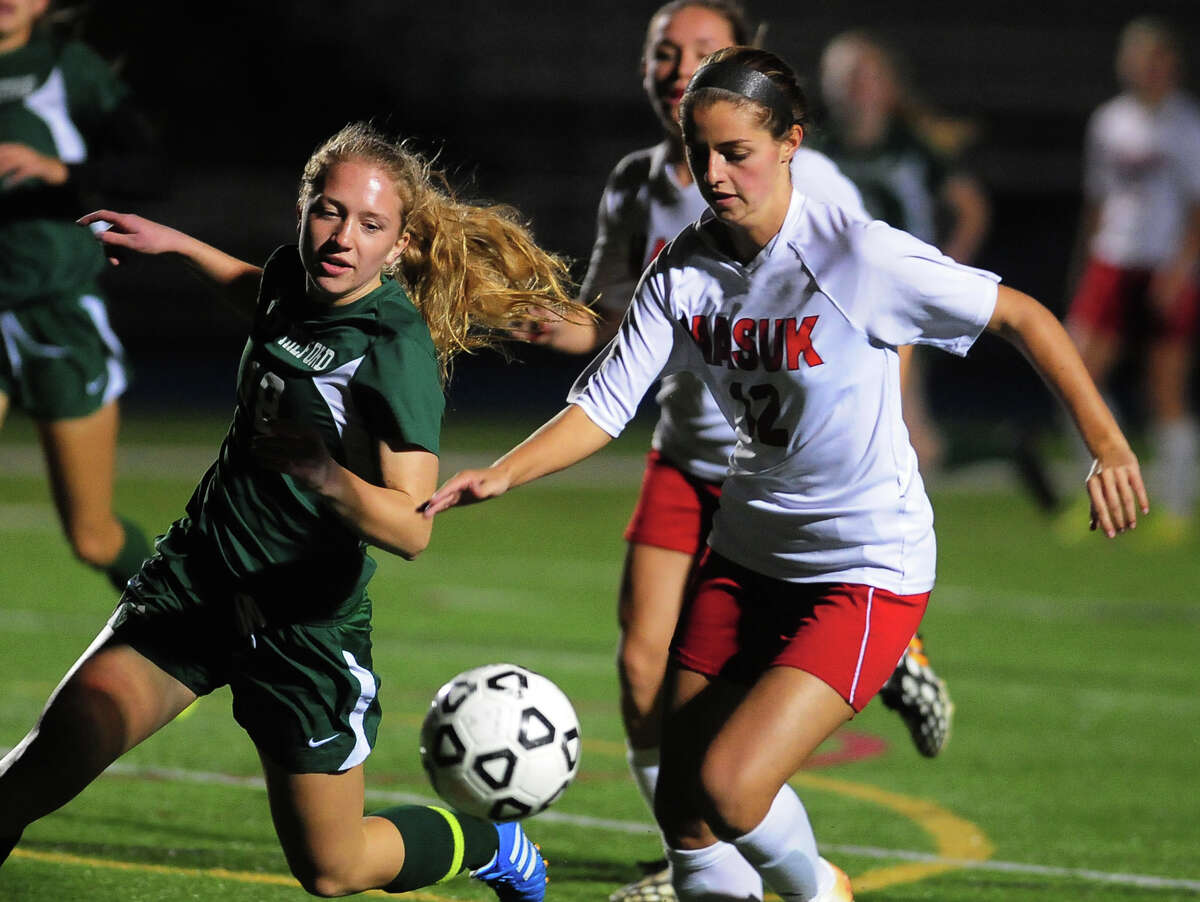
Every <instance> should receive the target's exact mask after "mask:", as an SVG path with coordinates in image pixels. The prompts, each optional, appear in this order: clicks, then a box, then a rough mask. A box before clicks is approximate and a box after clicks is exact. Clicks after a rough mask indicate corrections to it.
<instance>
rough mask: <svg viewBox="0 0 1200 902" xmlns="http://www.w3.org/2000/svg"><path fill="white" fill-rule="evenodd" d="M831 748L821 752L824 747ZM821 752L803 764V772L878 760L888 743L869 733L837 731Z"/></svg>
mask: <svg viewBox="0 0 1200 902" xmlns="http://www.w3.org/2000/svg"><path fill="white" fill-rule="evenodd" d="M829 745H832V746H833V748H831V749H829V750H828V751H823V749H825V747H826V746H829ZM821 749H822V751H818V752H817V753H816V754H815V755H813V756H812V757H811V758H809V759H808V760H807V761H805V762H804V769H805V770H816V769H818V768H822V767H833V766H834V765H836V764H849V763H850V762H851V761H865V760H866V759H867V758H878V757H879V756H880V755H882V754H883V753H884V752H886V751H887V750H888V742H887V740H886V739H882V738H880V737H879V736H872V735H871V734H870V733H856V732H855V731H854V730H838V731H837V732H836V733H834V734H833V735H832V736H831V737H830V738H829V739H828V740H826V742H825V743H824V745H822V746H821Z"/></svg>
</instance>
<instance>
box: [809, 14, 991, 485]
mask: <svg viewBox="0 0 1200 902" xmlns="http://www.w3.org/2000/svg"><path fill="white" fill-rule="evenodd" d="M820 69H821V72H820V81H821V95H822V98H823V99H824V102H825V106H826V109H827V111H828V122H827V123H826V127H825V129H824V131H823V132H822V133H821V134H820V135H819V137H818V142H817V143H818V146H819V147H820V148H821V149H822V150H824V151H825V153H826V154H828V155H829V157H830V158H831V159H832V160H833V161H834V162H835V163H837V164H838V166H839V167H840V168H841V170H842V172H843V173H845V174H846V175H847V176H848V177H849V178H850V180H851V181H852V182H854V184H855V185H857V186H858V190H859V191H860V192H862V198H863V203H864V204H866V207H867V210H868V211H870V213H871V216H872V217H874V218H875V219H882V220H883V221H884V222H886V223H887V224H888V225H891V226H894V227H895V228H897V229H903V230H904V231H906V232H908V233H910V234H912V235H916V236H917V237H918V238H920V239H921V240H922V241H927V242H929V243H930V244H933V245H936V246H937V247H939V248H941V250H942V251H943V252H944V253H945V254H947V255H948V256H950V257H952V258H953V259H955V260H957V261H958V262H959V263H970V262H971V261H972V260H974V258H975V255H976V253H977V252H978V251H979V248H980V245H981V244H982V243H983V239H984V237H985V236H986V235H987V230H988V223H989V219H990V205H989V203H988V199H987V195H986V194H985V193H984V190H983V187H982V186H981V185H980V183H979V181H978V180H977V179H976V178H975V177H974V176H972V175H971V174H970V173H969V172H967V171H966V169H965V168H963V166H962V165H961V163H960V162H959V159H960V155H961V152H962V149H963V146H964V145H965V144H966V143H967V142H968V140H969V138H970V131H969V129H968V128H965V127H963V126H962V125H961V124H959V125H958V127H955V126H954V125H952V124H950V123H949V122H948V121H947V120H938V121H937V125H938V126H939V128H938V129H937V131H936V134H937V135H938V136H939V137H940V144H939V145H938V146H935V145H934V143H933V142H932V141H931V140H930V135H931V134H932V133H934V132H933V130H932V129H931V128H930V127H929V126H930V125H931V124H932V123H933V122H934V120H933V119H932V117H930V116H928V115H926V111H924V110H923V109H922V108H921V107H919V106H918V105H917V103H916V102H915V99H914V95H913V92H912V90H911V89H910V87H909V85H908V84H907V80H906V79H905V78H904V77H903V76H902V73H901V68H900V64H899V61H898V60H897V57H896V55H895V54H894V53H892V52H891V50H890V49H889V48H887V46H886V45H885V44H884V43H883V42H882V41H880V40H879V39H878V38H876V37H875V36H873V35H871V34H869V33H867V32H865V31H848V32H845V33H843V34H840V35H838V36H837V37H835V38H834V39H833V40H832V41H830V42H829V44H828V45H827V46H826V47H825V51H824V52H823V53H822V55H821V63H820ZM905 353H906V358H905V359H904V360H905V364H906V365H905V366H904V368H903V387H904V421H905V423H907V424H908V429H909V434H910V435H911V437H912V443H913V447H914V448H915V449H916V452H917V458H918V459H919V460H920V461H921V469H922V471H923V472H925V474H926V475H929V474H930V473H931V472H933V471H934V470H935V469H936V468H937V467H938V466H939V464H940V463H941V461H942V459H943V457H944V453H945V449H944V443H943V439H942V437H941V434H940V432H939V430H938V429H937V427H936V426H935V425H934V424H933V423H932V422H931V421H930V419H929V414H928V409H927V408H928V404H927V401H926V389H925V386H924V368H923V367H922V365H921V362H920V354H919V353H913V352H912V351H911V350H910V351H907V352H905Z"/></svg>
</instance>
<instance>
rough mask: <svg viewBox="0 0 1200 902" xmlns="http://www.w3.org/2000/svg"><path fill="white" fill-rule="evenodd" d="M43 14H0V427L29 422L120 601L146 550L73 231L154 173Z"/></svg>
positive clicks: (76, 547)
mask: <svg viewBox="0 0 1200 902" xmlns="http://www.w3.org/2000/svg"><path fill="white" fill-rule="evenodd" d="M47 6H48V0H6V2H4V3H0V423H3V420H4V417H5V414H6V413H7V410H8V406H9V405H10V404H12V405H15V406H16V407H18V408H20V409H22V410H24V411H25V412H26V413H27V414H29V416H30V417H32V418H33V420H34V422H35V424H36V426H37V431H38V437H39V439H40V441H41V445H42V450H43V453H44V455H45V459H46V468H47V470H48V472H49V475H50V482H51V487H52V489H53V495H54V503H55V507H56V508H57V511H58V516H59V519H60V521H61V523H62V527H63V530H64V531H65V533H66V535H67V539H68V540H69V541H70V543H71V548H72V550H73V551H74V553H75V556H76V557H78V558H79V560H81V561H83V562H84V563H86V564H89V565H91V566H92V567H95V568H96V569H98V570H101V571H103V572H104V573H105V575H107V577H108V579H109V580H110V581H111V582H112V584H113V585H114V586H115V587H117V589H118V590H120V589H123V588H124V586H125V583H126V581H127V580H128V579H129V577H131V576H132V575H133V574H134V573H136V572H137V569H138V567H140V566H141V564H142V561H143V560H145V559H146V558H147V557H149V556H150V554H151V549H150V545H149V543H148V542H147V541H146V537H145V535H143V533H142V531H141V530H140V529H139V528H138V527H137V526H136V525H135V524H134V523H132V522H131V521H130V520H127V519H126V518H124V517H120V516H118V515H116V514H115V513H114V512H113V509H112V502H113V479H114V466H115V458H116V444H117V428H118V412H117V399H118V398H119V397H120V396H121V394H122V393H123V392H124V391H125V387H126V382H127V373H126V369H125V360H124V352H123V351H122V349H121V344H120V342H119V341H118V340H117V337H116V335H115V334H114V333H113V330H112V328H111V327H110V326H109V322H108V314H107V311H106V308H105V302H104V294H103V292H102V291H101V289H100V286H99V285H98V283H97V279H98V277H99V275H100V273H101V271H102V270H103V269H104V255H103V254H102V253H101V252H100V248H99V247H98V246H97V245H96V242H95V241H94V240H93V239H92V236H91V235H90V234H89V233H88V231H87V230H86V229H84V228H81V227H80V226H78V225H76V224H75V219H77V218H78V217H79V216H80V215H81V214H83V213H84V212H86V211H87V210H89V209H94V208H95V206H96V204H97V202H98V199H99V197H100V196H103V195H106V194H109V193H120V194H124V195H127V196H134V195H140V196H145V195H147V194H149V193H154V192H155V191H156V190H160V189H161V188H162V187H163V183H164V180H165V179H164V167H163V165H162V159H161V155H160V154H159V152H158V147H157V143H156V141H155V139H154V136H153V133H152V130H151V128H150V126H149V125H148V123H147V122H146V120H145V119H144V118H143V117H142V116H141V115H140V114H139V113H138V112H137V111H136V110H135V109H134V108H133V106H132V105H131V102H130V98H129V91H128V89H127V88H126V87H125V85H124V84H122V83H121V82H120V81H119V80H118V79H117V78H116V76H115V75H114V74H113V73H112V72H111V71H110V69H109V67H108V65H107V64H106V63H104V61H102V60H101V59H100V58H99V57H98V56H96V54H95V53H93V52H92V51H91V50H90V49H89V48H88V47H86V46H85V45H83V44H81V43H79V42H77V41H72V40H63V39H60V38H58V37H57V36H54V35H52V34H51V33H50V29H49V28H48V27H47V26H46V25H45V24H44V21H43V17H44V16H45V14H46V11H47Z"/></svg>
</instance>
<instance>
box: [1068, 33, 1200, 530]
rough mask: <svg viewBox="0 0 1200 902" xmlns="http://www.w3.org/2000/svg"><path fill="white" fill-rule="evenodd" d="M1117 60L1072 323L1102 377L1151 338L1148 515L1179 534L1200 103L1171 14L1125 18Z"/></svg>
mask: <svg viewBox="0 0 1200 902" xmlns="http://www.w3.org/2000/svg"><path fill="white" fill-rule="evenodd" d="M1116 69H1117V76H1118V78H1119V80H1120V82H1121V85H1122V88H1123V91H1122V93H1121V94H1119V95H1118V96H1117V97H1115V98H1113V99H1112V100H1109V101H1108V102H1106V103H1104V104H1102V105H1101V106H1100V107H1099V108H1098V109H1097V110H1096V111H1095V113H1093V114H1092V117H1091V120H1090V121H1089V123H1088V129H1087V139H1086V144H1085V148H1084V208H1083V214H1082V217H1081V222H1080V249H1079V255H1080V256H1083V255H1086V258H1087V260H1086V266H1085V267H1084V268H1083V272H1082V276H1081V278H1080V279H1079V280H1078V288H1077V290H1076V292H1075V297H1074V300H1073V301H1072V303H1071V307H1070V310H1069V312H1068V314H1067V327H1068V329H1069V331H1070V332H1071V335H1072V337H1074V339H1075V342H1076V344H1077V345H1078V346H1079V352H1080V354H1081V355H1082V356H1083V360H1084V362H1085V363H1086V364H1087V367H1088V370H1089V372H1090V373H1091V374H1092V377H1093V378H1094V379H1095V380H1096V381H1097V382H1098V383H1099V384H1101V385H1103V384H1104V383H1105V381H1106V380H1107V379H1108V376H1109V374H1110V373H1111V372H1112V369H1113V367H1114V366H1115V365H1116V363H1117V362H1118V360H1119V358H1120V356H1121V354H1122V353H1123V352H1125V351H1127V350H1128V349H1129V348H1130V347H1131V346H1135V345H1136V346H1138V347H1143V346H1144V347H1145V348H1146V354H1145V367H1146V392H1145V394H1146V400H1147V403H1148V412H1149V415H1150V418H1151V422H1152V424H1153V449H1154V454H1155V458H1156V465H1157V466H1156V470H1157V472H1156V473H1155V477H1156V478H1157V482H1158V484H1157V486H1156V494H1157V495H1158V496H1159V498H1161V499H1162V506H1161V507H1160V508H1159V512H1158V516H1156V517H1155V518H1154V520H1152V521H1151V526H1152V528H1153V530H1154V531H1155V532H1156V533H1157V534H1159V535H1161V536H1163V537H1164V539H1166V540H1168V541H1177V540H1179V539H1182V538H1183V537H1184V535H1185V534H1186V533H1187V531H1188V530H1189V529H1190V524H1191V519H1192V517H1193V516H1194V513H1195V504H1196V486H1197V466H1198V458H1200V454H1198V447H1197V446H1198V441H1197V427H1196V421H1195V418H1194V416H1193V412H1192V410H1191V402H1190V399H1189V397H1188V383H1189V379H1190V376H1191V369H1192V365H1193V360H1192V350H1193V347H1194V343H1195V336H1196V319H1197V317H1196V314H1197V301H1198V287H1197V272H1196V266H1197V259H1198V258H1200V106H1198V105H1197V103H1196V101H1195V100H1194V99H1193V98H1191V97H1189V96H1188V95H1186V94H1185V93H1184V92H1183V91H1182V90H1181V89H1180V83H1181V79H1182V69H1183V58H1182V47H1181V45H1180V40H1179V36H1178V35H1177V34H1176V32H1175V31H1174V29H1173V28H1172V27H1171V26H1170V25H1168V24H1167V23H1166V22H1164V21H1162V20H1159V19H1154V18H1141V19H1136V20H1134V21H1133V22H1131V23H1129V25H1127V26H1126V28H1125V30H1124V31H1123V32H1122V34H1121V39H1120V44H1119V47H1118V50H1117V56H1116ZM1073 268H1077V267H1073ZM1139 342H1141V343H1144V344H1140V343H1139Z"/></svg>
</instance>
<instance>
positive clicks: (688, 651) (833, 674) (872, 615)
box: [671, 550, 929, 711]
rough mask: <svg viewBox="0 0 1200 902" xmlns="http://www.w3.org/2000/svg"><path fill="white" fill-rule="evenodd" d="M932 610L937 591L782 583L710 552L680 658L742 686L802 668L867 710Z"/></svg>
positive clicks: (676, 654)
mask: <svg viewBox="0 0 1200 902" xmlns="http://www.w3.org/2000/svg"><path fill="white" fill-rule="evenodd" d="M928 602H929V593H928V592H923V593H921V594H919V595H896V594H895V593H893V592H889V591H887V590H886V589H879V588H876V587H874V586H865V585H860V584H856V583H798V582H788V581H785V580H780V579H773V578H771V577H769V576H764V575H762V574H761V573H756V572H754V571H753V570H748V569H747V568H745V567H742V566H740V565H738V564H735V563H734V562H733V561H730V560H728V559H726V558H724V557H722V556H721V555H719V554H717V553H716V552H714V551H711V550H710V551H709V553H708V554H707V555H706V556H705V558H704V560H703V562H702V563H701V565H700V570H699V572H698V573H697V575H696V582H695V584H694V589H693V591H691V592H690V593H689V597H688V598H687V600H686V601H685V602H684V608H683V613H682V614H681V615H680V621H679V627H678V628H677V629H676V632H675V639H674V641H673V642H672V644H671V655H672V659H673V660H674V661H675V662H676V663H677V664H679V665H680V666H682V667H684V668H685V669H687V670H693V671H696V672H697V673H702V674H705V675H706V676H722V677H725V678H728V679H730V680H734V681H736V682H742V683H750V682H752V681H753V680H755V679H756V678H757V677H758V676H759V675H760V674H761V673H762V672H763V671H764V670H766V669H767V668H768V667H776V666H783V667H795V668H797V669H798V670H803V671H806V672H807V673H811V674H813V675H814V676H816V677H819V678H820V679H821V680H823V681H824V682H825V683H828V684H829V685H830V686H832V687H833V688H834V689H835V690H836V691H837V692H838V694H839V695H841V697H842V698H844V699H845V700H846V702H847V703H848V704H849V705H850V706H851V707H852V708H854V710H855V711H861V710H862V709H863V708H864V707H866V704H867V702H869V701H870V700H871V699H872V698H873V697H874V696H875V694H876V693H877V692H879V689H880V687H882V686H883V684H884V683H885V682H886V681H887V679H888V677H890V676H891V675H892V671H893V670H895V668H896V662H897V661H899V660H900V656H901V655H903V654H904V650H905V649H906V648H907V647H908V641H909V640H910V639H911V638H912V637H913V634H914V633H916V631H917V626H918V625H919V624H920V622H921V617H922V615H924V613H925V607H926V605H927V604H928Z"/></svg>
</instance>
